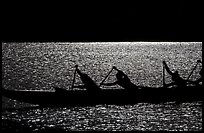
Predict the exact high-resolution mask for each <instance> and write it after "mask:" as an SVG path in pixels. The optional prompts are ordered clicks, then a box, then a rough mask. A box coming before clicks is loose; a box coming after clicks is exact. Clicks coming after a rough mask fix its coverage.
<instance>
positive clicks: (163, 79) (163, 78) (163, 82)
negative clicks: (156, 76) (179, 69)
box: [163, 65, 165, 86]
mask: <svg viewBox="0 0 204 133" xmlns="http://www.w3.org/2000/svg"><path fill="white" fill-rule="evenodd" d="M163 86H165V69H164V65H163Z"/></svg>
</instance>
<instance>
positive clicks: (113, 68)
mask: <svg viewBox="0 0 204 133" xmlns="http://www.w3.org/2000/svg"><path fill="white" fill-rule="evenodd" d="M114 68H115V67H113V68H112V69H111V70H110V71H109V73H108V75H107V76H106V77H105V78H104V79H103V80H102V82H101V83H100V85H99V87H100V86H101V85H102V84H103V82H104V81H105V80H106V79H107V78H108V76H109V75H110V73H111V72H112V71H113V69H114Z"/></svg>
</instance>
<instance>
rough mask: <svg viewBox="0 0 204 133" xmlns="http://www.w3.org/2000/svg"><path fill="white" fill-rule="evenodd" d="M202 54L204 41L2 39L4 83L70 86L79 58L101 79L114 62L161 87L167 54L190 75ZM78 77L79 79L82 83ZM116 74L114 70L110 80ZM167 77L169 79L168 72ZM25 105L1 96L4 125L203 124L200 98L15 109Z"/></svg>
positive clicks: (138, 127)
mask: <svg viewBox="0 0 204 133" xmlns="http://www.w3.org/2000/svg"><path fill="white" fill-rule="evenodd" d="M198 59H202V43H201V42H182V43H176V42H175V43H174V42H171V43H170V42H154V43H152V42H122V43H121V42H120V43H118V42H114V43H113V42H106V43H102V42H100V43H3V44H2V86H3V87H4V88H5V89H19V90H20V89H21V90H51V89H53V86H57V87H62V88H66V89H69V88H70V86H71V83H72V78H73V73H74V69H75V68H74V65H76V64H78V65H79V69H80V70H82V71H83V72H86V73H87V74H88V75H89V76H90V77H92V78H93V80H94V81H96V83H97V84H99V83H100V82H101V80H102V79H103V78H104V77H105V76H106V75H107V73H108V72H109V71H110V69H111V68H112V66H113V65H114V66H116V67H118V69H121V70H123V71H124V72H125V73H126V74H127V75H128V76H129V77H130V79H131V81H132V82H133V83H134V84H136V85H140V86H150V87H160V86H162V61H163V60H166V61H167V64H168V65H169V67H170V68H171V70H178V71H179V73H180V74H181V76H182V77H183V78H187V77H188V75H189V74H190V72H191V70H192V68H193V67H194V66H195V64H196V61H197V60H198ZM201 67H202V66H201V65H198V67H197V69H196V70H195V71H194V73H193V74H192V76H191V78H190V79H191V80H196V79H198V78H199V76H200V75H199V74H198V72H199V71H200V69H201ZM76 78H77V79H76V84H80V83H81V81H80V80H79V77H76ZM114 80H115V72H113V73H112V74H111V75H110V77H109V78H108V79H107V82H112V81H114ZM166 82H167V83H168V82H171V79H170V76H169V75H167V74H166ZM112 88H113V89H118V88H120V87H119V86H113V87H112ZM103 89H107V88H105V87H103ZM79 99H80V98H79ZM81 100H83V99H81ZM93 100H94V99H93ZM25 106H30V105H29V104H24V103H20V102H18V101H14V100H10V99H7V98H5V97H2V109H3V111H2V130H3V131H7V130H14V131H43V130H60V131H70V130H74V131H76V130H77V131H78V130H124V131H126V130H128V131H131V130H139V131H146V130H154V131H157V130H179V131H180V130H181V131H184V130H188V131H189V130H193V131H194V130H196V131H200V130H202V102H193V103H181V104H175V103H162V104H148V103H138V104H135V105H124V106H116V105H96V106H89V107H64V108H33V109H25V110H20V109H16V108H22V107H25ZM7 108H14V110H8V109H7Z"/></svg>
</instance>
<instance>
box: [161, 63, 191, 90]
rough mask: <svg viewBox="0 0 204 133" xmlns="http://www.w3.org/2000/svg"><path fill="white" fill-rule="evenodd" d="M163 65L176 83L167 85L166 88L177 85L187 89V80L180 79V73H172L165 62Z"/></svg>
mask: <svg viewBox="0 0 204 133" xmlns="http://www.w3.org/2000/svg"><path fill="white" fill-rule="evenodd" d="M163 64H164V66H165V69H166V71H167V72H168V73H169V74H170V75H171V77H172V80H173V81H174V82H172V83H170V84H166V85H165V86H166V87H168V86H172V85H177V86H178V87H185V86H186V84H187V82H186V80H184V79H183V78H181V77H180V75H179V74H178V71H175V72H171V71H170V69H169V67H168V66H167V64H166V62H165V61H163Z"/></svg>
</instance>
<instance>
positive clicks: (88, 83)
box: [75, 65, 100, 92]
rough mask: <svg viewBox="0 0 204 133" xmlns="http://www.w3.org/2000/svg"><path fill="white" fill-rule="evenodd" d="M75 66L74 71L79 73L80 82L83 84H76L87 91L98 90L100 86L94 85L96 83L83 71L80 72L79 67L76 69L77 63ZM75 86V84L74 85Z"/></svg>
mask: <svg viewBox="0 0 204 133" xmlns="http://www.w3.org/2000/svg"><path fill="white" fill-rule="evenodd" d="M75 67H76V71H77V73H78V74H79V76H80V78H81V80H82V82H83V83H84V85H83V86H77V87H80V88H86V90H87V91H90V92H96V91H99V90H100V88H99V87H98V86H97V85H96V83H95V82H94V81H93V80H92V79H91V78H90V77H89V76H88V75H87V74H85V73H82V72H81V71H80V70H79V69H78V65H76V66H75ZM75 87H76V86H75Z"/></svg>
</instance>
